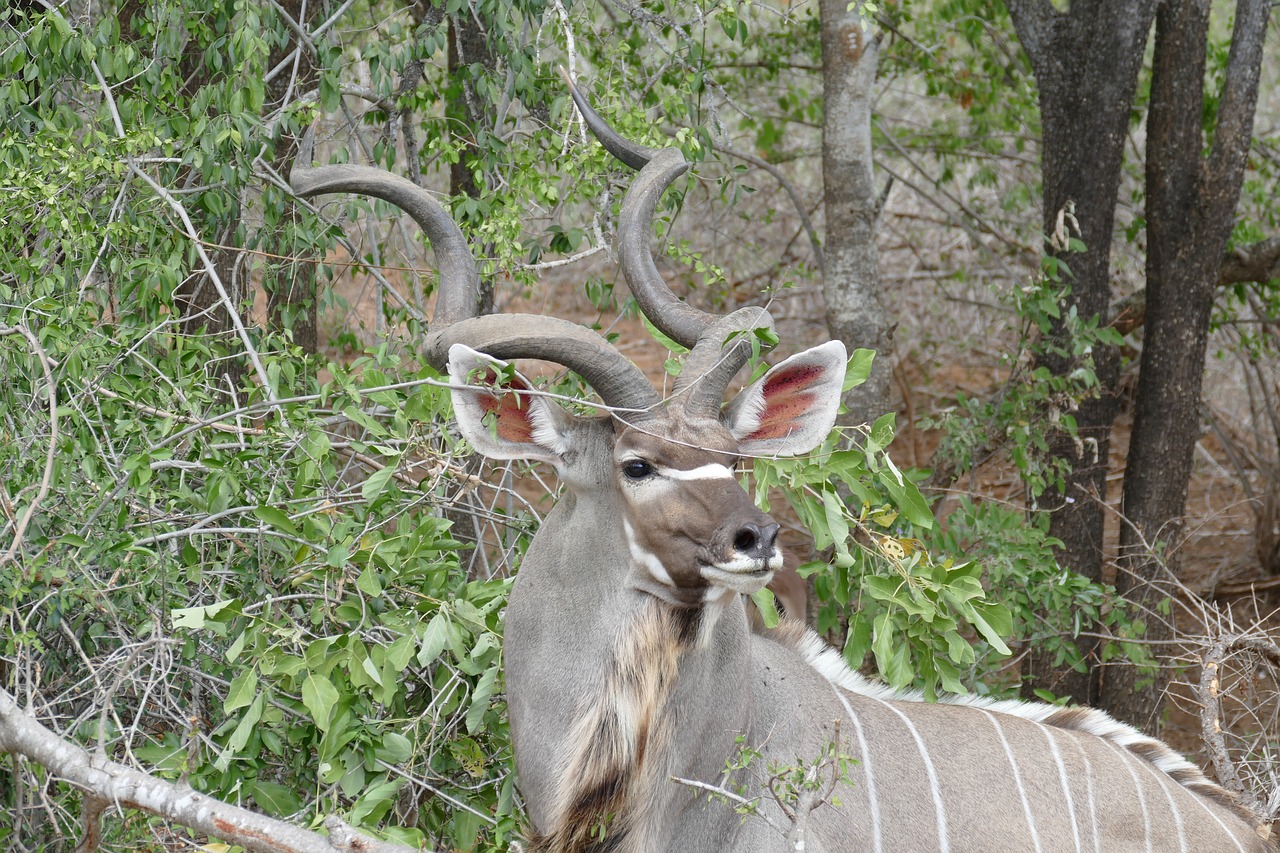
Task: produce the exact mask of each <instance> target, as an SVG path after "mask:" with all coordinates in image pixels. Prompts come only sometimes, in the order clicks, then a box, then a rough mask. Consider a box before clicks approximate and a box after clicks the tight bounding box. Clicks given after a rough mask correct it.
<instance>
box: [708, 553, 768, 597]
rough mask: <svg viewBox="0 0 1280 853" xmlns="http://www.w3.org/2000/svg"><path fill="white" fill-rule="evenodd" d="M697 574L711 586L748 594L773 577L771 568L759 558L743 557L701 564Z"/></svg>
mask: <svg viewBox="0 0 1280 853" xmlns="http://www.w3.org/2000/svg"><path fill="white" fill-rule="evenodd" d="M698 574H699V575H701V576H702V579H703V580H705V581H707V582H709V583H711V584H712V585H713V586H717V587H720V588H721V589H727V590H730V591H732V592H740V593H742V594H744V595H750V594H751V593H753V592H756V591H757V590H759V589H761V588H762V587H764V585H765V584H767V583H768V582H769V580H770V579H771V578H772V577H773V568H772V566H766V565H764V564H763V563H761V561H759V560H748V559H746V558H745V557H744V558H742V559H740V560H734V561H732V562H730V563H721V564H719V565H715V566H703V567H701V568H700V569H699V570H698Z"/></svg>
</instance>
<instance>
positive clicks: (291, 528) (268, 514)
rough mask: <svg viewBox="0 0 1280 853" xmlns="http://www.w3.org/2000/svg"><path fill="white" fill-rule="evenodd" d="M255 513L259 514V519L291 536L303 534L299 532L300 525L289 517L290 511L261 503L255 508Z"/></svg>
mask: <svg viewBox="0 0 1280 853" xmlns="http://www.w3.org/2000/svg"><path fill="white" fill-rule="evenodd" d="M253 514H254V515H255V516H257V518H258V520H259V521H263V522H266V523H267V524H270V525H271V526H272V527H274V528H275V529H276V530H282V531H284V532H285V533H288V534H289V535H290V536H299V537H300V536H301V534H299V533H298V526H297V525H296V524H294V523H293V520H292V519H290V518H289V515H288V513H286V512H285V511H284V510H280V509H277V508H275V507H273V506H266V505H261V506H258V507H256V508H255V509H254V510H253Z"/></svg>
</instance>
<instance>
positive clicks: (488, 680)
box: [467, 664, 498, 734]
mask: <svg viewBox="0 0 1280 853" xmlns="http://www.w3.org/2000/svg"><path fill="white" fill-rule="evenodd" d="M497 683H498V665H497V664H494V665H493V666H491V667H489V668H488V669H486V670H485V671H484V674H483V675H481V676H480V680H479V681H477V682H476V689H475V690H473V691H471V707H470V708H468V709H467V733H468V734H475V733H476V732H477V731H479V730H480V725H481V723H483V722H484V713H485V711H487V710H489V700H490V699H491V698H492V697H493V691H494V685H496V684H497Z"/></svg>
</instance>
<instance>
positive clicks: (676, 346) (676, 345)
mask: <svg viewBox="0 0 1280 853" xmlns="http://www.w3.org/2000/svg"><path fill="white" fill-rule="evenodd" d="M640 320H641V321H642V322H643V323H644V327H645V330H646V331H648V333H649V334H650V335H651V336H652V337H653V339H654V340H655V341H657V342H658V343H660V344H662V345H663V346H664V347H666V349H667V351H668V352H673V353H675V354H676V355H682V354H684V353H686V352H688V351H689V348H688V347H686V346H685V345H684V344H681V343H680V342H678V341H675V340H672V339H671V338H669V337H667V336H666V335H664V334H663V333H662V332H660V331H658V327H657V326H655V325H653V323H651V322H650V321H649V318H648V317H646V316H645V315H644V313H643V312H641V314H640Z"/></svg>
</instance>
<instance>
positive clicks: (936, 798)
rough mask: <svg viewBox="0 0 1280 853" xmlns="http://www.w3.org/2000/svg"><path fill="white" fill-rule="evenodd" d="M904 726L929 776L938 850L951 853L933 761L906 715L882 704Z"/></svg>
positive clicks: (887, 704) (939, 787) (940, 791)
mask: <svg viewBox="0 0 1280 853" xmlns="http://www.w3.org/2000/svg"><path fill="white" fill-rule="evenodd" d="M882 704H883V705H884V706H885V707H886V708H888V709H889V710H890V711H892V712H893V713H895V714H897V715H898V717H899V718H900V719H901V720H902V722H903V723H905V724H906V726H907V730H908V731H910V732H911V736H912V737H913V738H915V741H916V747H917V748H918V749H919V750H920V757H921V758H922V759H923V760H924V770H925V773H927V774H928V775H929V792H930V793H932V794H933V808H934V811H935V812H937V815H938V850H939V851H940V853H951V842H950V840H949V839H948V838H947V810H946V809H945V808H943V805H942V785H941V784H939V782H938V771H937V770H935V769H934V767H933V761H932V760H931V759H930V758H929V750H928V749H927V748H926V747H925V745H924V738H922V737H920V732H919V731H918V730H917V729H916V727H915V724H914V723H912V722H911V718H909V717H908V716H907V715H906V714H904V713H902V712H901V711H899V710H898V709H897V708H895V707H893V706H892V705H890V704H889V703H888V702H884V703H882Z"/></svg>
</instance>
